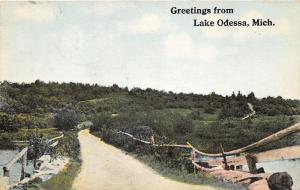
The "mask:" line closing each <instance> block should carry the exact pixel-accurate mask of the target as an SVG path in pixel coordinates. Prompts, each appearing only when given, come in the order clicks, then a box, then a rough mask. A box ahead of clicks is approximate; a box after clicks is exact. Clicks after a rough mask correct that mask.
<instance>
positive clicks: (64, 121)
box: [54, 108, 78, 130]
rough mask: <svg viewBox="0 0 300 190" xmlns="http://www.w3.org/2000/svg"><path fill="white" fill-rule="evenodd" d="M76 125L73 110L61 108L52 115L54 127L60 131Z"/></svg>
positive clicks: (76, 121) (76, 119)
mask: <svg viewBox="0 0 300 190" xmlns="http://www.w3.org/2000/svg"><path fill="white" fill-rule="evenodd" d="M77 123H78V118H77V114H76V112H75V111H74V110H71V109H67V108H63V109H61V110H58V111H57V112H56V113H55V114H54V126H55V127H57V128H58V129H60V130H69V129H72V128H74V127H75V126H76V125H77Z"/></svg>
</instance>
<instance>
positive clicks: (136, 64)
mask: <svg viewBox="0 0 300 190" xmlns="http://www.w3.org/2000/svg"><path fill="white" fill-rule="evenodd" d="M194 6H196V7H197V8H211V9H212V8H214V7H219V8H233V9H234V14H227V15H220V14H218V15H215V14H210V15H172V14H171V13H170V9H171V8H172V7H177V8H191V7H194ZM220 18H223V19H230V20H247V21H251V19H252V18H263V19H267V18H270V19H271V20H272V21H273V22H274V23H275V24H276V25H275V26H273V27H248V28H244V27H206V28H205V27H194V26H193V19H198V20H203V19H208V20H214V21H216V20H218V19H220ZM299 20H300V3H299V2H264V3H263V2H194V1H193V2H163V1H159V2H149V1H146V2H145V1H144V2H130V1H127V2H1V3H0V80H8V81H13V82H33V81H35V80H36V79H39V80H43V81H58V82H69V81H73V82H83V83H98V84H100V85H104V86H109V85H112V84H118V85H119V86H121V87H125V86H128V87H129V88H132V87H141V88H147V87H150V88H154V89H158V90H165V91H174V92H187V93H190V92H193V93H201V94H209V93H211V92H216V93H218V94H222V95H230V94H231V93H232V92H233V91H235V92H237V91H241V92H242V93H244V94H248V93H250V92H254V93H255V95H256V96H257V97H266V96H282V97H284V98H292V99H295V98H296V99H300V53H299V52H300V51H299V50H300V35H299V33H300V21H299Z"/></svg>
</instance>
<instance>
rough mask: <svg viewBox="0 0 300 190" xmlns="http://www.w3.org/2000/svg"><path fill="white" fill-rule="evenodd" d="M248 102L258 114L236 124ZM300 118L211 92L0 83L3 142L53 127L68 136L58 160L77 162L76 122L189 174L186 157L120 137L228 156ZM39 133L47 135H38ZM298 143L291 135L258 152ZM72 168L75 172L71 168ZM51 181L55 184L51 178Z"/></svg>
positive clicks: (271, 104)
mask: <svg viewBox="0 0 300 190" xmlns="http://www.w3.org/2000/svg"><path fill="white" fill-rule="evenodd" d="M247 103H251V104H252V105H253V107H254V109H255V111H256V115H255V116H254V117H251V118H250V119H247V120H241V118H242V117H244V116H245V115H246V114H248V113H250V110H249V108H248V106H247ZM299 115H300V101H299V100H291V99H284V98H282V97H266V98H261V99H259V98H256V97H255V95H254V93H250V94H248V95H243V94H241V93H240V92H238V93H232V95H231V96H221V95H218V94H216V93H214V92H212V93H210V94H208V95H202V94H193V93H190V94H184V93H173V92H165V91H158V90H154V89H150V88H147V89H140V88H133V89H130V90H129V89H128V88H127V87H126V88H120V87H119V86H118V85H113V86H111V87H104V86H99V85H97V84H92V85H91V84H82V83H56V82H50V83H44V82H42V81H39V80H37V81H35V82H34V83H30V84H27V83H21V84H20V83H11V82H7V81H3V82H0V144H5V145H9V141H10V140H16V139H22V140H26V139H29V138H32V136H33V135H42V134H43V135H45V136H51V134H52V132H54V131H55V130H53V127H55V128H57V129H58V130H63V131H65V132H66V134H68V135H69V136H67V137H66V138H65V140H66V141H65V142H64V143H62V147H61V150H64V151H60V154H68V155H70V156H72V157H73V158H76V157H78V155H76V154H78V152H79V145H78V141H77V140H74V136H73V135H74V132H72V131H73V130H74V126H75V125H76V124H77V123H78V122H82V121H86V120H90V121H92V122H93V125H92V127H91V131H92V133H93V134H95V135H97V136H99V137H101V138H102V139H103V140H105V141H106V142H108V143H111V144H113V145H115V146H117V147H119V148H122V149H124V150H126V151H129V152H132V153H134V154H137V155H138V156H139V157H141V158H142V157H144V156H145V155H146V156H148V157H149V158H150V157H151V156H152V157H153V155H154V158H155V159H156V161H157V162H160V163H161V164H162V165H163V166H164V167H168V168H173V169H174V168H178V169H179V170H181V171H186V172H187V173H189V172H191V170H190V165H188V164H187V161H186V160H187V159H186V158H187V156H188V152H184V151H182V150H178V149H167V150H166V149H164V150H161V149H155V150H154V149H152V148H151V147H148V146H144V145H141V144H138V143H136V142H133V141H131V140H130V139H129V138H128V137H126V136H124V135H121V134H118V133H117V132H118V131H123V132H128V133H131V134H133V135H135V136H137V137H139V138H141V139H143V140H150V138H151V136H152V135H154V137H155V141H156V142H157V143H184V144H185V143H186V142H187V141H189V142H191V143H192V144H193V145H194V146H196V147H197V148H198V149H200V150H202V151H206V152H211V153H213V152H219V151H220V149H219V148H220V144H222V145H223V147H224V149H225V150H231V149H235V148H238V147H241V146H244V145H247V144H250V143H252V142H254V141H257V140H258V139H261V138H263V137H266V136H268V135H270V134H272V133H274V132H276V131H278V130H281V129H284V128H286V127H288V126H289V125H291V124H292V123H294V122H296V121H299V118H300V117H299ZM44 130H45V131H46V130H49V131H48V132H46V133H43V132H41V131H44ZM52 130H53V131H52ZM24 131H27V132H28V134H27V133H23V132H24ZM33 131H36V132H34V133H33ZM37 131H39V132H37ZM30 132H32V133H30ZM40 133H41V134H40ZM18 135H19V136H18ZM72 139H73V140H74V141H73V140H72ZM295 143H297V142H296V139H295V137H293V136H292V137H290V138H286V139H283V140H281V141H279V142H277V143H273V144H269V145H268V146H265V147H263V148H261V149H260V150H265V149H271V148H278V147H283V146H287V145H292V144H295ZM298 143H299V142H298ZM185 155H186V156H185ZM182 156H183V159H180V158H182ZM74 160H76V159H74ZM77 161H78V160H77ZM77 161H76V162H77ZM69 168H71V169H70V170H73V167H72V164H71V166H70V167H69ZM71 178H72V177H70V179H71ZM53 183H58V182H57V181H55V179H54V182H53ZM53 186H54V185H53ZM60 189H62V188H60Z"/></svg>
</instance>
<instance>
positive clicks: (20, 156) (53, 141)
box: [3, 134, 64, 181]
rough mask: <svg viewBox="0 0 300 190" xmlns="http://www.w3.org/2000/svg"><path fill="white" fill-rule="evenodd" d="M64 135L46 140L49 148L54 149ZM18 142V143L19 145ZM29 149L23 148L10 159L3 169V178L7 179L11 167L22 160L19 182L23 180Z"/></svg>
mask: <svg viewBox="0 0 300 190" xmlns="http://www.w3.org/2000/svg"><path fill="white" fill-rule="evenodd" d="M63 136H64V135H63V134H62V135H60V136H57V137H54V138H52V139H50V140H47V143H48V144H49V147H55V146H56V145H57V144H58V140H59V139H61V138H62V137H63ZM19 142H20V141H18V143H19ZM22 143H29V142H28V141H22ZM28 149H29V147H28V146H27V147H25V148H23V149H22V150H21V151H20V152H19V153H18V154H17V155H16V156H15V157H14V158H12V159H11V160H10V161H9V162H8V163H7V164H5V165H4V167H3V177H5V178H9V177H10V170H11V168H12V166H13V165H14V164H15V163H16V162H17V161H18V160H20V159H21V160H22V167H21V177H20V180H21V181H22V180H23V179H24V178H25V176H26V175H25V169H26V165H27V153H28Z"/></svg>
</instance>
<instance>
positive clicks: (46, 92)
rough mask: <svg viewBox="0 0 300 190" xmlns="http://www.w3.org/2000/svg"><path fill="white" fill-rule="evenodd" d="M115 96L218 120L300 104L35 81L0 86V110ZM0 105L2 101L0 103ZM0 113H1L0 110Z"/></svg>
mask: <svg viewBox="0 0 300 190" xmlns="http://www.w3.org/2000/svg"><path fill="white" fill-rule="evenodd" d="M114 94H125V95H128V96H130V97H132V98H136V101H140V102H141V103H142V104H143V105H145V106H148V107H150V108H154V109H164V108H203V109H204V110H205V112H207V113H214V112H215V111H216V110H221V112H220V116H221V117H242V116H244V115H245V114H247V113H249V109H248V106H247V104H246V103H247V102H250V103H252V104H253V105H254V109H255V110H256V112H257V113H258V114H265V115H269V116H275V115H298V114H300V101H299V100H291V99H283V98H282V97H280V96H279V97H266V98H262V99H258V98H256V97H255V95H254V93H250V94H248V95H243V94H241V93H240V92H238V93H237V94H235V93H233V94H232V95H231V96H221V95H218V94H216V93H214V92H212V93H211V94H208V95H202V94H193V93H190V94H185V93H173V92H171V91H170V92H165V91H158V90H155V89H151V88H147V89H140V88H133V89H131V90H128V88H127V87H126V88H120V87H119V86H118V85H113V86H111V87H104V86H99V85H97V84H92V85H91V84H82V83H72V82H71V83H57V82H49V83H45V82H42V81H39V80H37V81H35V82H34V83H29V84H28V83H10V82H7V81H4V82H1V83H0V96H1V97H2V99H5V101H4V100H2V103H0V109H2V110H3V111H6V112H12V113H43V112H52V111H53V110H54V109H58V108H64V107H73V106H75V105H76V104H77V103H78V102H81V101H86V100H91V99H97V98H103V97H107V96H111V95H114ZM0 101H1V99H0ZM0 111H1V110H0Z"/></svg>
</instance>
